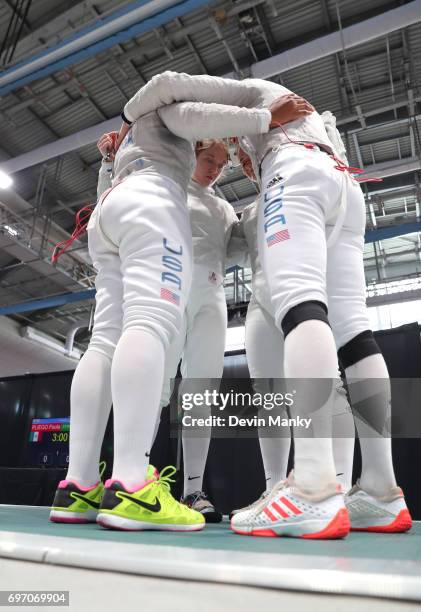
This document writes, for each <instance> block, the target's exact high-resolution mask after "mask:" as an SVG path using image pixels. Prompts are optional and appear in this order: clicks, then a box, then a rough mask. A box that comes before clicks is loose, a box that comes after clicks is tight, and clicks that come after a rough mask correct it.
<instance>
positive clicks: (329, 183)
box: [258, 145, 370, 348]
mask: <svg viewBox="0 0 421 612" xmlns="http://www.w3.org/2000/svg"><path fill="white" fill-rule="evenodd" d="M334 166H335V162H334V161H333V160H332V159H331V158H329V157H328V155H326V153H323V152H322V151H319V150H318V149H314V150H309V149H306V148H304V147H303V146H300V145H297V146H291V147H284V148H281V149H280V150H279V151H278V152H272V153H270V154H269V155H268V156H267V158H266V159H265V160H264V162H263V164H262V200H261V202H260V205H259V227H258V244H259V256H260V259H261V261H262V265H263V270H264V272H265V276H266V279H267V282H268V285H269V289H270V293H271V297H272V304H273V307H274V312H275V320H276V325H277V327H278V328H279V329H280V326H281V323H282V320H283V318H284V316H285V315H286V314H287V312H288V311H289V310H290V309H291V308H292V307H293V306H296V305H297V304H300V303H302V302H306V301H309V300H316V301H318V302H322V303H324V304H326V305H327V306H328V308H329V315H328V316H329V321H330V324H331V326H332V331H333V334H334V337H335V342H336V345H337V348H340V347H341V346H343V345H344V344H346V343H347V342H348V341H349V340H351V339H352V338H353V337H355V336H356V335H358V334H359V333H361V332H362V331H365V330H367V329H369V327H370V325H369V319H368V315H367V309H366V305H365V280H364V268H363V248H364V228H365V205H364V197H363V194H362V191H361V189H360V187H359V185H358V183H356V182H355V181H352V180H351V178H350V177H345V176H344V173H343V172H340V171H339V170H336V169H335V168H334ZM268 185H269V188H268V187H267V186H268ZM342 189H345V190H346V213H345V218H344V221H343V224H342V227H341V229H340V231H339V234H338V236H337V238H336V241H335V242H334V245H333V246H332V247H330V248H329V249H327V247H326V235H327V234H329V231H330V230H331V228H332V225H334V223H335V219H336V217H337V214H338V207H339V205H340V202H341V197H340V196H341V190H342Z"/></svg>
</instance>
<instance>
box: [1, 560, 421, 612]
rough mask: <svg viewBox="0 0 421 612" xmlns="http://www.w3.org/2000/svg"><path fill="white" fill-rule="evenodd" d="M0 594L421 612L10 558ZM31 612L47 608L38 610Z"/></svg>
mask: <svg viewBox="0 0 421 612" xmlns="http://www.w3.org/2000/svg"><path fill="white" fill-rule="evenodd" d="M186 578H187V577H186ZM0 589H1V590H18V589H25V590H30V589H36V590H42V589H46V590H60V589H63V590H68V591H70V607H69V608H65V609H67V610H70V611H71V612H73V611H74V612H85V611H89V612H96V611H98V612H106V611H108V610H113V611H114V612H120V611H121V612H123V610H125V611H129V610H130V611H132V610H133V611H141V610H149V611H151V612H178V611H180V612H181V611H182V612H186V611H187V610H196V609H197V610H198V611H199V612H211V611H212V612H255V611H258V610H262V611H263V610H264V611H265V612H271V611H272V610H273V611H276V612H281V611H282V610H284V611H285V612H286V611H287V610H289V611H293V612H301V610H308V611H311V612H344V611H346V612H357V611H358V612H361V611H362V610H364V612H365V611H367V612H397V611H399V612H420V611H421V605H419V604H415V603H408V602H400V601H385V600H380V599H371V598H367V597H352V596H346V597H341V596H339V595H321V594H317V595H316V594H306V593H297V592H289V591H277V590H272V589H259V588H253V587H244V586H237V585H228V584H226V585H225V584H209V583H204V582H189V581H188V580H170V579H165V580H164V579H160V578H150V577H145V576H134V575H130V574H120V573H115V572H99V571H94V570H88V569H79V568H69V567H61V566H52V565H47V564H43V563H31V562H26V561H14V560H9V559H0ZM13 609H16V610H20V609H23V608H21V607H16V608H13ZM26 609H27V608H26ZM31 609H33V610H41V609H45V610H46V609H47V608H42V607H39V606H38V607H33V608H31ZM48 609H49V610H51V609H53V608H48Z"/></svg>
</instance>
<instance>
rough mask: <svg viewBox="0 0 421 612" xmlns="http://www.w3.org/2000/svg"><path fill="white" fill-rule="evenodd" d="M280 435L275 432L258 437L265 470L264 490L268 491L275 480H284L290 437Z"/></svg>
mask: <svg viewBox="0 0 421 612" xmlns="http://www.w3.org/2000/svg"><path fill="white" fill-rule="evenodd" d="M285 418H287V417H285ZM280 436H281V432H279V433H278V434H276V436H275V437H271V438H265V437H262V438H259V441H260V450H261V452H262V459H263V468H264V470H265V480H266V491H270V489H272V487H273V486H274V485H275V484H276V483H277V482H279V481H280V480H284V479H285V478H286V475H287V468H288V459H289V450H290V447H291V438H290V436H284V437H280Z"/></svg>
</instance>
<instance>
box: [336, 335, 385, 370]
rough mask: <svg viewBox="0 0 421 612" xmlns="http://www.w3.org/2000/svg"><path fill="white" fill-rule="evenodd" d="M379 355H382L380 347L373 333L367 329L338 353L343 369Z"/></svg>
mask: <svg viewBox="0 0 421 612" xmlns="http://www.w3.org/2000/svg"><path fill="white" fill-rule="evenodd" d="M378 353H380V354H381V350H380V348H379V345H378V344H377V342H376V341H375V339H374V336H373V332H372V331H371V330H370V329H367V330H366V331H363V332H361V334H358V336H355V338H352V340H350V341H349V342H347V343H346V344H344V346H342V347H341V348H340V349H339V351H338V357H339V359H340V361H341V364H342V367H343V368H344V369H346V368H349V367H350V366H352V365H354V364H355V363H358V361H361V359H364V358H365V357H369V356H370V355H377V354H378Z"/></svg>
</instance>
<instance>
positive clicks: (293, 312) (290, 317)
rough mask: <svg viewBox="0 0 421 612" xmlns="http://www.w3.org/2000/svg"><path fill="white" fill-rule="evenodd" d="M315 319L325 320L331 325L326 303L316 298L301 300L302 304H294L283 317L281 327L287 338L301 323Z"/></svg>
mask: <svg viewBox="0 0 421 612" xmlns="http://www.w3.org/2000/svg"><path fill="white" fill-rule="evenodd" d="M314 319H316V320H317V321H324V323H327V325H329V320H328V318H327V306H326V304H323V302H317V301H316V300H309V301H308V302H301V304H297V305H296V306H293V307H292V308H290V310H288V312H287V313H286V315H285V316H284V318H283V319H282V323H281V327H282V331H283V332H284V337H285V338H286V337H287V335H288V334H289V333H290V332H292V330H293V329H294V328H295V327H297V325H299V324H300V323H304V321H311V320H314Z"/></svg>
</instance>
